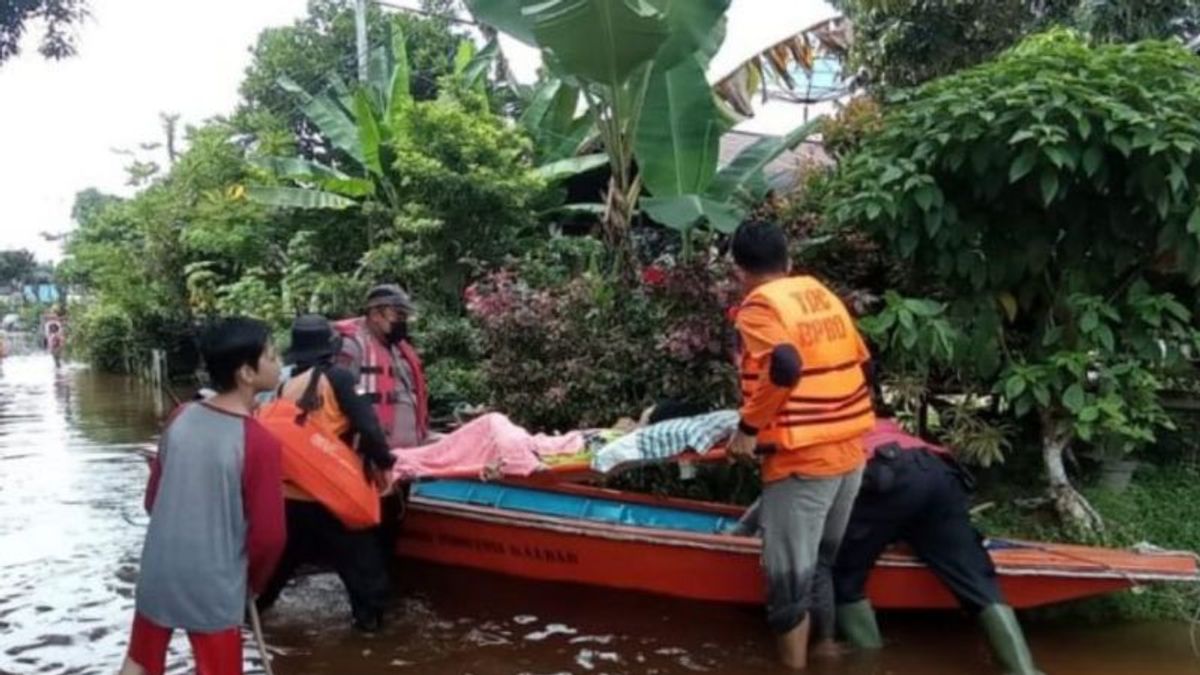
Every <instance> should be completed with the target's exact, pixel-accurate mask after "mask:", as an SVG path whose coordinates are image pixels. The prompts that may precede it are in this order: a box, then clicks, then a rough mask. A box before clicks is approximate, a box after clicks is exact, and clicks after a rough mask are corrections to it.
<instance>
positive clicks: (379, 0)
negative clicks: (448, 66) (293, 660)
mask: <svg viewBox="0 0 1200 675" xmlns="http://www.w3.org/2000/svg"><path fill="white" fill-rule="evenodd" d="M370 2H371V3H372V4H375V5H378V6H380V7H387V8H389V9H398V10H400V11H402V12H409V13H411V14H419V15H421V16H424V17H429V18H431V19H442V20H444V21H449V22H451V23H457V24H462V25H464V26H478V25H479V23H478V22H476V21H472V20H470V19H464V18H462V17H459V16H455V15H451V14H441V13H439V12H430V11H429V10H425V9H421V8H419V7H406V6H404V5H397V4H395V3H391V2H386V0H370Z"/></svg>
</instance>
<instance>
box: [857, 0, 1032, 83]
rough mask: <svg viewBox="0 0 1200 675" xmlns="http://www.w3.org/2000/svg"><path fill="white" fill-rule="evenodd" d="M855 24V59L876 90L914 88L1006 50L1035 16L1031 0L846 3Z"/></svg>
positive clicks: (874, 0)
mask: <svg viewBox="0 0 1200 675" xmlns="http://www.w3.org/2000/svg"><path fill="white" fill-rule="evenodd" d="M834 4H835V5H838V6H839V8H840V9H842V11H843V12H845V14H846V16H847V17H849V19H850V20H851V22H853V24H854V43H853V46H852V48H851V60H852V62H853V64H854V65H855V66H857V67H860V68H863V69H865V70H866V72H867V78H868V82H869V83H870V85H871V86H872V87H873V88H882V89H887V88H896V87H901V88H903V87H910V86H914V85H917V84H921V83H922V82H926V81H928V80H931V79H934V78H937V77H941V76H942V75H946V74H949V73H952V72H954V71H957V70H960V69H962V68H967V67H970V66H973V65H976V64H978V63H982V62H983V61H986V60H987V59H989V58H991V57H993V56H995V55H996V54H997V53H999V52H1000V51H1002V50H1004V49H1007V48H1008V47H1009V46H1011V45H1012V44H1013V43H1014V42H1016V41H1017V40H1018V39H1020V38H1021V36H1022V35H1024V34H1025V32H1026V30H1027V29H1028V26H1029V24H1030V22H1031V19H1032V18H1033V14H1032V13H1031V12H1030V9H1029V4H1028V2H1026V0H989V1H988V2H964V1H963V0H918V1H916V2H908V1H903V2H901V1H896V0H842V1H841V2H836V3H834Z"/></svg>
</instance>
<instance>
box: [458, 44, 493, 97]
mask: <svg viewBox="0 0 1200 675" xmlns="http://www.w3.org/2000/svg"><path fill="white" fill-rule="evenodd" d="M499 53H500V43H499V42H497V41H496V40H488V43H487V44H486V45H484V46H483V49H480V50H478V51H476V50H475V43H473V42H471V41H470V40H463V41H462V42H461V43H459V45H458V52H457V53H456V54H455V55H454V74H455V75H458V76H460V77H462V79H463V82H464V83H465V84H466V85H467V86H468V87H476V86H479V87H482V86H483V81H484V76H485V75H487V72H488V68H490V67H491V65H492V62H493V61H495V60H496V55H497V54H499Z"/></svg>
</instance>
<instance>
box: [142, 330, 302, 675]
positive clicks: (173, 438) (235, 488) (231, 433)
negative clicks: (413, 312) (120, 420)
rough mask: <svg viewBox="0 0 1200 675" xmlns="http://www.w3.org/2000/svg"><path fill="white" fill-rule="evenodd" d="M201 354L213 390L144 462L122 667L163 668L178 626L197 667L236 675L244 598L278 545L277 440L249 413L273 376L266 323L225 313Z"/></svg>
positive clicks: (177, 417) (184, 413)
mask: <svg viewBox="0 0 1200 675" xmlns="http://www.w3.org/2000/svg"><path fill="white" fill-rule="evenodd" d="M201 352H202V353H203V356H204V362H205V365H206V366H207V369H208V372H209V376H210V378H211V379H212V383H213V385H214V387H215V388H216V390H217V395H216V396H213V397H212V398H209V399H208V400H206V401H203V402H199V403H190V404H187V405H185V406H183V407H182V408H180V409H179V410H178V411H176V413H175V414H174V416H173V418H172V421H171V422H170V424H169V425H168V426H167V429H166V431H165V432H164V433H163V437H162V440H161V441H160V442H159V449H158V455H157V456H156V458H155V459H154V461H153V463H152V464H151V469H150V481H149V484H148V485H147V486H146V510H147V511H149V512H150V526H149V528H148V529H147V531H146V543H145V546H144V548H143V549H142V559H141V569H140V572H139V575H138V583H137V596H136V613H135V615H134V620H133V634H132V636H131V638H130V641H129V655H128V657H127V658H126V660H125V665H124V667H123V668H122V669H121V673H122V675H141V674H142V673H148V674H149V675H159V674H160V673H162V672H163V670H164V668H165V662H166V652H167V643H168V642H169V641H170V639H171V633H172V631H173V630H174V629H176V628H179V629H183V630H185V631H187V633H188V640H189V641H190V642H191V644H192V653H193V655H194V657H195V660H196V668H195V672H197V673H200V674H201V675H231V674H238V675H240V673H241V672H242V641H241V624H242V618H243V617H244V616H245V611H246V602H247V598H248V597H249V595H250V594H252V593H253V594H257V593H258V592H260V591H261V590H262V589H263V588H264V587H265V586H266V583H267V580H268V579H269V578H270V576H271V572H272V570H273V569H274V567H275V564H276V562H277V561H278V560H279V555H280V553H281V552H282V551H283V545H284V540H285V532H284V515H283V491H282V485H283V478H282V470H281V468H280V448H279V443H278V441H276V440H275V438H274V437H273V436H271V435H270V434H269V433H268V432H267V431H266V429H264V428H263V427H262V426H260V425H259V424H258V422H256V421H254V420H253V419H252V418H251V417H250V411H251V407H252V405H253V402H254V396H255V395H256V394H257V393H259V392H261V391H267V390H270V389H272V388H274V386H275V385H276V384H277V383H278V381H279V363H278V360H277V359H276V356H275V350H274V348H273V347H272V345H271V338H270V330H269V329H268V328H267V326H266V325H265V324H263V323H261V322H259V321H254V320H252V319H227V320H225V321H222V322H220V323H219V324H218V325H216V326H214V327H213V328H212V329H211V330H210V331H208V333H207V334H206V335H205V336H204V338H203V340H202V344H201Z"/></svg>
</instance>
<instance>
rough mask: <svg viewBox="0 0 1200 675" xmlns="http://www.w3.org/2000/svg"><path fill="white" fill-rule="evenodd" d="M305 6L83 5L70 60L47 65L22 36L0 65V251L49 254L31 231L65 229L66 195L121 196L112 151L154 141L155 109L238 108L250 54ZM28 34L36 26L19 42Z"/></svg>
mask: <svg viewBox="0 0 1200 675" xmlns="http://www.w3.org/2000/svg"><path fill="white" fill-rule="evenodd" d="M304 7H305V1H304V0H91V11H92V18H91V19H90V20H89V21H88V22H87V23H86V24H84V25H83V27H82V28H81V29H80V30H79V42H78V44H79V53H78V54H77V55H76V56H75V57H73V58H70V59H66V60H63V61H57V62H55V61H46V60H44V59H42V57H41V55H40V54H38V53H37V51H36V49H35V47H36V45H35V43H34V42H33V41H31V40H27V41H26V44H25V50H24V51H23V53H22V54H21V56H19V57H17V58H13V59H9V60H8V61H7V62H5V63H4V64H3V65H0V156H2V157H3V161H0V249H5V248H14V247H25V248H29V249H31V250H33V251H34V252H35V253H36V254H37V256H38V257H39V258H40V259H55V258H58V257H59V255H60V253H59V251H58V245H57V244H54V243H49V242H46V241H44V240H43V239H42V238H41V237H40V236H39V235H38V233H39V232H41V231H48V232H61V231H63V230H66V229H69V228H70V227H71V222H70V214H71V204H72V202H73V200H74V198H75V193H76V192H78V191H79V190H82V189H84V188H87V187H90V186H96V187H98V188H100V189H101V190H104V191H107V192H115V193H118V194H129V193H130V189H129V188H127V187H125V185H124V183H125V172H124V166H125V164H126V163H127V159H126V158H125V157H121V156H119V155H116V154H114V153H113V152H112V151H111V149H112V148H122V147H125V148H136V147H137V145H138V144H139V143H142V142H149V141H160V140H161V139H162V134H161V132H160V131H159V128H160V123H159V119H158V114H159V112H177V113H180V114H181V115H182V119H181V122H184V123H187V122H191V123H195V122H199V121H201V120H203V119H205V118H207V117H211V116H213V115H217V114H222V113H227V112H229V111H231V110H232V109H233V106H234V105H235V104H236V102H237V88H238V83H239V82H240V81H241V76H242V71H243V70H244V69H245V67H246V65H247V64H248V63H249V60H250V54H249V51H248V48H249V47H250V46H251V45H252V44H253V43H254V39H255V37H256V36H257V35H258V32H259V31H260V30H262V29H263V28H265V27H267V26H273V25H283V24H288V23H291V22H292V21H293V20H295V19H296V18H298V17H300V16H302V15H303V14H304ZM31 35H36V28H33V29H32V30H30V31H29V32H28V33H27V36H31Z"/></svg>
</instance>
